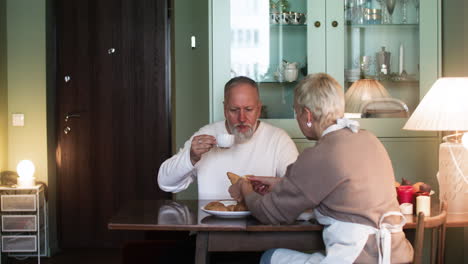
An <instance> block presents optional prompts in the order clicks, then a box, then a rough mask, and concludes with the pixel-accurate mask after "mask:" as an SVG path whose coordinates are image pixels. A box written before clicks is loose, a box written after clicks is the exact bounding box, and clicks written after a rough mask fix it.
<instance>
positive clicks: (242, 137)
mask: <svg viewBox="0 0 468 264" xmlns="http://www.w3.org/2000/svg"><path fill="white" fill-rule="evenodd" d="M228 125H229V130H231V133H232V134H233V135H234V140H235V142H236V143H237V144H242V143H245V142H247V141H249V140H250V139H251V138H252V136H253V134H254V132H255V130H254V129H253V128H252V125H250V124H242V123H241V124H235V125H233V126H231V124H229V122H228ZM240 125H243V126H248V127H249V129H247V131H245V132H239V131H238V130H237V127H238V126H240Z"/></svg>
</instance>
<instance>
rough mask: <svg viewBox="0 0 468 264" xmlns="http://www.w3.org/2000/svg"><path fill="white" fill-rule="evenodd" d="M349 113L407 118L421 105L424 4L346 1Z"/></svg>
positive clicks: (406, 0)
mask: <svg viewBox="0 0 468 264" xmlns="http://www.w3.org/2000/svg"><path fill="white" fill-rule="evenodd" d="M344 19H345V23H346V26H345V39H344V41H345V45H344V47H345V54H344V65H345V67H344V88H345V93H346V96H345V97H346V112H347V113H353V114H354V116H355V117H362V118H387V117H388V118H406V117H409V115H410V114H411V113H412V112H413V110H414V109H415V108H416V106H417V104H418V103H419V94H420V91H419V87H420V84H419V79H420V74H419V73H420V67H419V61H420V58H419V54H420V48H419V47H420V39H419V36H420V34H419V31H420V29H419V0H345V1H344Z"/></svg>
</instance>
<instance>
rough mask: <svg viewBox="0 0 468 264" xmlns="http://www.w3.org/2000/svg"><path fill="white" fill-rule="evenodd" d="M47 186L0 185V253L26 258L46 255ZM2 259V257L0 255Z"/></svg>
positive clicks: (39, 259)
mask: <svg viewBox="0 0 468 264" xmlns="http://www.w3.org/2000/svg"><path fill="white" fill-rule="evenodd" d="M45 188H46V187H45V185H44V184H38V185H36V186H34V187H28V188H23V187H10V186H8V187H6V186H0V215H1V220H0V221H1V231H0V238H1V239H0V245H1V254H2V255H3V254H7V256H9V257H16V258H24V257H37V263H40V262H41V256H46V255H47V245H48V232H47V228H48V224H47V201H46V197H45V196H46V195H45ZM0 262H1V258H0Z"/></svg>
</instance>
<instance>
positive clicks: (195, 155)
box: [190, 135, 216, 165]
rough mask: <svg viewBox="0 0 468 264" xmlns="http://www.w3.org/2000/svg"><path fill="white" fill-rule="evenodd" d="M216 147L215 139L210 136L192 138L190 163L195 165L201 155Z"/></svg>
mask: <svg viewBox="0 0 468 264" xmlns="http://www.w3.org/2000/svg"><path fill="white" fill-rule="evenodd" d="M214 145H216V138H215V137H213V136H210V135H198V136H195V137H193V139H192V146H191V147H190V161H191V162H192V165H195V164H196V163H197V162H198V161H199V160H200V159H201V157H202V155H203V154H204V153H206V152H208V151H210V149H211V148H213V146H214Z"/></svg>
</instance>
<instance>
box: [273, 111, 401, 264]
mask: <svg viewBox="0 0 468 264" xmlns="http://www.w3.org/2000/svg"><path fill="white" fill-rule="evenodd" d="M345 127H346V128H349V129H351V130H352V131H353V132H354V133H357V132H358V131H359V123H358V122H357V121H353V120H349V119H346V118H342V119H338V120H337V123H336V124H334V125H331V126H330V127H328V128H327V129H326V130H325V131H324V132H323V133H322V136H324V135H326V134H328V133H330V132H332V131H336V130H339V129H342V128H345ZM314 212H315V216H316V219H317V221H318V222H319V223H320V224H322V225H324V229H323V234H322V236H323V242H324V244H325V248H326V255H324V254H323V253H314V254H305V253H302V252H298V251H294V250H288V249H278V250H276V251H275V252H274V253H273V255H272V258H271V263H272V264H280V263H281V264H284V263H288V264H299V263H300V264H304V263H307V264H312V263H324V264H325V263H337V264H344V263H353V262H354V261H355V260H356V259H357V257H358V256H359V255H360V254H361V252H362V250H363V249H364V246H365V245H366V243H367V240H368V239H369V235H372V234H375V238H376V243H377V247H378V249H379V264H390V261H391V249H392V233H396V232H402V227H403V226H404V225H405V223H406V218H405V217H404V216H403V214H402V213H401V212H387V213H385V214H383V215H382V216H381V218H380V220H379V225H378V228H374V227H371V226H368V225H362V224H357V223H349V222H343V221H339V220H336V219H334V218H332V217H329V216H324V215H322V214H321V213H320V212H318V210H314ZM391 215H398V216H401V217H402V221H401V223H400V224H397V225H391V224H388V223H384V222H383V221H384V219H385V218H386V217H387V216H391Z"/></svg>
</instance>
